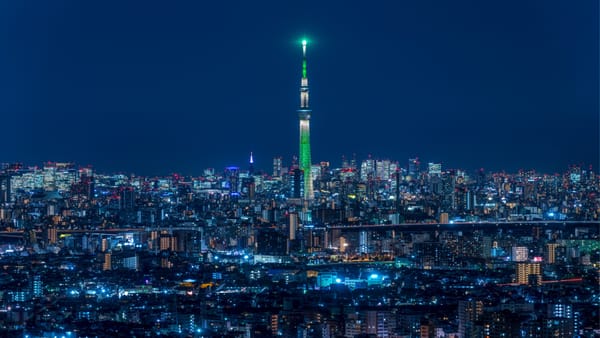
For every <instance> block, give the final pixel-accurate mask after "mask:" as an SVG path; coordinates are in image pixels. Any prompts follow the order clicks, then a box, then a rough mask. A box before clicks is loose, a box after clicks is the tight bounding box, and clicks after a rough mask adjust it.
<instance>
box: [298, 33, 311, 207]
mask: <svg viewBox="0 0 600 338" xmlns="http://www.w3.org/2000/svg"><path fill="white" fill-rule="evenodd" d="M306 43H307V42H306V40H302V80H301V82H300V109H298V118H299V119H300V166H299V167H300V169H301V170H302V171H304V199H306V200H312V199H313V182H312V176H311V167H312V163H311V158H310V114H311V112H312V110H311V109H310V108H309V107H308V77H307V75H306Z"/></svg>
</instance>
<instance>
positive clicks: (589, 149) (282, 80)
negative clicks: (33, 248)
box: [0, 0, 599, 174]
mask: <svg viewBox="0 0 600 338" xmlns="http://www.w3.org/2000/svg"><path fill="white" fill-rule="evenodd" d="M598 12H599V8H598V1H596V0H581V1H545V0H544V1H542V0H540V1H507V2H505V1H501V2H498V1H494V2H490V1H480V0H474V1H380V2H364V1H360V2H359V1H327V2H325V1H293V2H292V1H262V2H255V1H210V2H206V1H177V2H166V1H137V2H136V1H108V2H106V1H42V2H34V1H3V2H0V116H2V122H1V124H0V125H1V126H2V127H1V129H0V137H1V147H0V161H2V162H12V161H19V162H24V163H26V164H39V163H41V162H42V161H49V160H50V161H75V162H77V163H79V164H82V165H87V164H92V165H93V166H94V167H96V168H97V169H98V170H100V171H104V172H113V171H125V172H135V173H139V174H168V173H171V172H180V173H184V174H199V173H201V170H202V169H203V168H206V167H216V168H222V167H224V166H225V165H241V166H244V165H245V163H246V161H247V157H248V153H249V152H250V151H253V152H254V155H255V160H256V163H257V166H258V167H259V168H263V169H266V170H267V171H270V167H271V162H272V158H273V157H274V156H283V157H284V161H285V163H286V164H289V162H290V160H291V157H292V155H294V154H297V152H298V120H297V114H296V108H297V106H298V103H299V98H298V86H299V79H300V62H301V48H300V45H299V44H298V41H299V39H300V38H301V37H302V36H307V37H309V38H310V39H311V41H312V43H311V44H310V45H309V50H308V57H309V65H308V66H309V69H308V72H309V79H310V88H311V106H312V108H313V117H312V122H311V123H312V126H311V128H312V129H311V132H312V153H313V162H315V163H317V162H319V161H323V160H328V161H330V162H332V164H333V165H336V166H337V165H339V164H340V162H341V156H342V155H346V156H348V157H350V156H352V153H356V154H357V158H358V159H363V158H365V157H366V156H367V154H372V155H373V156H374V157H377V158H389V159H393V160H399V161H401V164H403V165H405V163H406V160H407V159H408V158H409V157H414V156H419V157H420V158H421V159H422V160H423V161H425V162H428V161H435V162H442V163H443V164H444V166H445V167H453V168H457V167H458V168H465V169H474V168H478V167H484V168H486V169H488V170H507V171H515V170H517V169H519V168H536V169H538V170H540V171H543V172H557V171H563V170H564V169H566V167H567V166H568V165H569V164H574V163H580V164H593V165H594V166H595V167H596V168H597V167H598V165H597V164H598V161H599V111H598V105H599V98H598V90H599V87H598V75H599V67H598V63H599V61H598V50H599V46H598V31H599V23H598Z"/></svg>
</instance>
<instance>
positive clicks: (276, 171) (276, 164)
mask: <svg viewBox="0 0 600 338" xmlns="http://www.w3.org/2000/svg"><path fill="white" fill-rule="evenodd" d="M280 176H281V157H275V158H273V177H280Z"/></svg>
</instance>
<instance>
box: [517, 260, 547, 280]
mask: <svg viewBox="0 0 600 338" xmlns="http://www.w3.org/2000/svg"><path fill="white" fill-rule="evenodd" d="M541 281H542V269H541V264H540V263H517V283H519V284H529V285H539V284H540V283H541Z"/></svg>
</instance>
